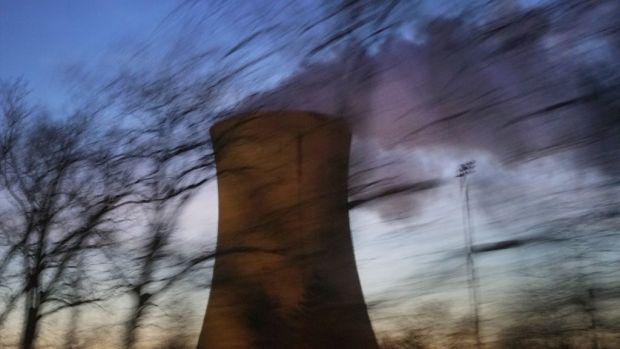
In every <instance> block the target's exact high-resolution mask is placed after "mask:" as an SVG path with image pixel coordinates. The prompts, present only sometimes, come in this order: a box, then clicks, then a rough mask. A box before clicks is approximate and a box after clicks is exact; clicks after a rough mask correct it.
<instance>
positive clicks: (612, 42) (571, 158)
mask: <svg viewBox="0 0 620 349" xmlns="http://www.w3.org/2000/svg"><path fill="white" fill-rule="evenodd" d="M215 3H217V2H215ZM215 3H214V4H215ZM285 3H286V2H278V1H276V2H274V3H273V4H271V3H270V6H268V5H265V6H261V5H257V3H253V2H243V1H235V2H228V3H227V5H222V6H221V7H218V6H215V5H213V6H212V7H209V6H206V7H204V6H202V5H201V4H200V3H199V2H198V3H196V2H191V1H190V2H183V3H182V4H181V5H179V4H180V3H179V2H177V1H169V0H164V1H146V0H138V1H117V0H113V1H103V2H96V3H95V2H86V1H69V0H63V1H36V2H35V1H8V0H1V1H0V78H2V79H11V78H18V77H20V78H23V79H24V80H25V81H27V82H28V83H29V87H30V89H31V90H32V93H31V96H32V98H33V99H34V100H35V101H37V102H38V103H40V104H41V105H44V106H46V107H47V108H48V109H49V110H51V111H52V112H53V113H57V114H62V113H63V112H66V111H67V110H69V109H70V108H71V107H72V106H73V105H74V102H75V101H74V100H73V98H74V96H75V94H74V91H73V92H72V88H75V86H79V84H76V83H75V81H71V77H73V78H75V76H84V77H90V78H92V77H93V76H94V77H95V80H96V78H97V77H99V76H101V77H107V76H109V74H112V73H113V72H114V71H115V70H116V69H119V68H120V69H124V68H127V69H137V70H140V69H144V70H148V69H149V68H150V67H155V66H157V65H158V64H161V62H166V64H170V65H172V66H174V64H176V62H177V61H176V59H178V57H184V55H192V54H195V53H197V52H203V51H204V52H207V51H209V50H210V49H211V50H214V51H215V52H216V53H215V54H214V56H213V57H214V62H213V63H210V64H208V65H206V66H205V69H207V70H215V71H217V70H218V69H223V67H226V66H230V65H235V64H243V62H246V61H251V60H252V58H253V57H259V56H261V54H263V53H264V50H266V49H270V48H273V47H278V46H279V45H281V44H284V43H287V42H288V41H287V40H289V41H290V40H291V37H293V36H294V35H296V34H295V30H297V29H298V28H299V26H301V24H300V23H298V22H297V21H296V19H297V18H296V17H295V16H293V14H297V13H302V14H305V13H311V14H314V12H313V11H316V10H317V7H318V5H317V3H316V2H312V1H297V2H294V4H292V5H286V6H285ZM474 3H475V2H471V4H474ZM543 3H546V2H543ZM601 3H602V5H600V6H598V7H595V8H594V9H591V10H590V9H589V10H588V11H581V12H580V11H573V12H570V11H569V12H567V13H566V14H563V15H562V16H559V17H560V19H559V20H558V19H557V18H556V17H557V16H558V15H557V13H556V12H553V11H551V12H549V11H540V12H534V15H532V16H529V17H527V18H526V20H524V21H522V22H520V24H519V25H518V26H516V28H515V29H508V30H506V31H499V32H498V34H497V35H495V36H491V37H490V38H489V39H487V40H485V41H483V42H482V43H481V44H480V45H475V46H467V45H465V44H466V43H469V41H468V40H469V39H470V38H472V37H477V36H476V35H482V34H484V33H482V32H480V31H477V30H478V29H477V28H478V27H476V25H475V24H476V23H478V21H482V22H491V21H492V20H501V18H502V16H500V15H501V14H505V13H508V14H510V15H511V16H514V17H518V16H517V15H523V14H524V13H526V12H527V11H528V10H529V9H533V8H534V9H535V8H536V6H539V5H540V3H539V2H536V1H524V2H512V4H511V5H505V6H506V7H502V8H500V9H497V8H496V9H494V10H493V11H488V12H484V13H476V15H477V17H476V18H473V17H467V16H468V14H469V13H470V12H467V11H468V10H469V8H468V6H466V5H462V2H454V1H452V2H451V1H422V2H421V6H420V7H418V8H416V11H417V12H415V14H414V15H411V19H410V20H409V21H407V22H406V23H403V24H402V25H401V26H400V27H399V30H398V31H397V32H396V34H395V35H394V36H393V37H390V38H388V39H385V40H383V41H379V42H377V43H376V44H375V45H374V46H373V47H372V48H371V49H369V50H365V49H363V48H361V47H360V46H359V45H357V46H356V43H355V42H353V43H348V44H342V45H336V47H335V48H334V49H333V50H331V51H329V52H324V53H322V54H321V55H319V56H318V57H314V58H313V59H310V60H308V59H307V57H304V56H303V55H301V54H299V52H304V50H305V46H304V45H305V44H306V42H304V41H302V40H299V41H294V40H293V44H292V45H291V46H287V47H285V48H283V49H281V50H278V51H277V52H276V53H275V54H274V55H270V56H269V57H268V59H266V60H264V61H261V62H260V63H258V64H257V65H256V69H253V70H251V72H250V73H247V74H246V75H243V76H242V77H241V79H240V80H239V81H237V82H235V84H233V85H232V86H231V87H230V88H229V89H228V90H227V91H226V93H225V98H224V103H225V104H226V103H229V104H234V103H238V102H240V101H241V106H242V107H243V108H257V107H259V106H260V107H261V108H265V109H274V108H292V109H305V110H312V111H317V112H322V113H325V114H336V113H338V110H339V109H338V108H340V107H341V106H342V103H343V92H342V91H345V92H344V96H345V97H344V101H345V102H344V103H345V104H346V107H347V110H348V111H349V113H350V115H348V116H347V117H348V120H349V122H350V124H351V127H352V128H353V130H354V135H355V136H354V147H353V153H352V163H353V166H352V171H354V170H355V169H356V168H358V167H361V168H363V167H364V166H371V165H373V164H374V165H376V164H383V165H384V166H381V167H379V169H378V170H376V171H371V172H370V174H369V176H368V177H364V180H372V179H377V178H379V179H381V178H393V180H390V181H388V182H389V184H399V183H408V182H411V181H420V180H429V179H441V180H442V181H443V183H444V184H443V185H441V186H439V187H438V188H435V189H433V190H430V191H427V192H423V193H418V194H414V195H410V196H403V197H397V198H395V199H390V200H384V201H381V202H378V203H375V204H372V205H368V206H363V207H362V208H360V209H357V210H354V211H352V213H351V225H352V230H353V235H354V244H355V247H356V258H357V261H358V267H359V269H360V275H361V279H362V285H363V288H364V292H365V295H366V298H367V300H368V301H369V302H370V303H372V302H374V301H378V300H384V298H387V299H389V300H392V301H394V303H395V304H397V305H396V306H393V307H391V308H388V309H380V310H377V311H374V310H372V309H371V315H372V317H373V325H374V326H375V328H376V329H380V330H381V329H387V328H392V327H393V326H394V324H393V323H394V321H390V319H394V318H396V319H398V318H397V316H400V315H402V314H407V313H410V312H411V311H412V309H416V308H417V307H419V305H420V304H423V303H424V302H426V301H432V300H436V299H441V300H442V301H447V302H452V303H454V304H455V309H456V312H457V313H458V312H459V311H461V312H462V311H464V310H466V309H462V308H463V307H464V306H463V304H464V302H463V299H464V298H465V297H466V292H467V289H466V284H465V280H464V277H463V275H462V274H463V270H464V269H463V263H464V255H463V253H462V249H463V237H462V216H461V214H462V205H463V202H462V197H461V196H460V192H459V186H458V180H457V178H456V177H455V174H456V171H457V168H458V165H459V164H460V163H462V162H464V161H467V160H471V159H474V160H476V162H477V169H476V173H475V174H473V175H472V177H471V204H472V208H473V211H472V212H473V225H474V230H475V234H476V239H477V241H478V242H493V241H501V240H505V239H511V238H516V237H524V236H530V235H532V234H534V233H537V232H539V231H543V232H544V227H546V226H547V225H549V222H550V221H555V222H558V221H562V222H569V221H570V219H571V217H578V216H580V215H583V216H588V215H591V214H595V213H597V212H602V211H603V210H606V209H608V208H610V207H614V205H617V203H618V202H617V198H616V199H614V196H615V194H614V193H618V189H617V186H612V185H610V184H609V183H614V182H616V183H617V180H618V178H619V172H618V170H619V168H620V166H619V164H618V161H617V158H620V157H618V153H617V150H614V149H617V145H618V139H620V138H617V139H614V135H617V133H611V134H608V133H605V132H607V131H605V132H604V130H606V129H608V126H609V125H610V122H611V121H612V119H611V118H612V117H613V116H612V117H607V116H600V117H599V115H603V114H605V112H603V111H601V110H602V108H606V107H609V108H612V107H614V105H613V103H611V104H610V103H607V102H602V101H600V100H597V101H594V102H593V101H590V100H588V101H586V103H585V104H582V103H572V104H571V103H570V101H572V100H574V99H575V98H577V97H579V96H580V94H582V90H581V88H582V85H580V81H581V80H579V78H580V76H581V75H579V74H581V73H583V72H585V73H587V74H590V75H589V76H590V77H591V79H593V80H594V81H595V83H596V84H597V86H603V87H604V86H608V85H609V84H612V86H613V84H614V83H616V82H617V80H614V79H617V77H618V75H617V74H616V73H617V68H618V67H617V63H614V62H618V61H620V59H619V58H620V44H619V43H620V40H618V37H617V35H615V36H613V35H608V34H606V32H604V31H602V30H601V28H609V27H613V26H614V25H616V26H617V25H618V19H617V18H618V17H617V16H614V14H616V15H617V14H618V13H620V6H618V5H614V4H613V2H610V1H606V2H601ZM472 6H473V5H472ZM522 6H523V7H522ZM205 8H206V9H210V8H213V9H215V10H213V12H208V11H205ZM232 9H234V11H233V10H232ZM282 9H284V10H282ZM403 11H404V10H403ZM502 11H503V12H502ZM511 11H512V12H511ZM498 14H499V15H498ZM554 16H556V17H554ZM265 18H267V20H265ZM498 18H499V19H498ZM271 23H273V24H278V25H280V26H281V27H278V28H279V31H278V30H276V31H275V33H276V34H273V33H272V32H269V31H266V32H265V34H264V35H261V36H258V37H257V38H256V39H255V40H253V41H252V42H251V43H250V44H249V45H247V46H246V47H244V48H243V49H242V50H240V51H238V52H234V53H232V54H230V55H227V54H225V53H226V52H228V50H229V49H230V48H231V47H233V46H234V44H235V43H236V42H239V40H241V38H243V37H245V36H246V35H247V33H248V31H249V30H252V29H256V28H266V27H269V25H270V24H271ZM514 27H515V26H513V27H509V28H514ZM282 28H289V29H290V28H292V29H291V30H288V31H283V30H281V29H282ZM333 28H338V23H327V24H325V25H324V26H320V28H319V29H315V30H310V31H309V33H308V34H306V35H307V36H305V37H304V38H305V39H307V42H314V41H313V40H319V39H320V38H321V37H322V36H323V35H324V34H325V32H324V31H326V30H333ZM293 29H294V30H293ZM187 33H189V34H187ZM179 35H181V39H179ZM171 52H172V53H174V54H171ZM352 52H353V53H358V52H360V56H359V57H361V58H360V60H359V62H358V63H357V64H359V65H360V69H359V70H355V71H354V72H353V74H352V75H351V76H347V75H346V72H347V69H348V68H347V67H348V66H349V64H351V63H350V62H351V60H350V56H352V55H351V53H352ZM451 52H458V54H450V53H451ZM209 57H211V56H209ZM614 64H615V65H614ZM75 69H83V71H86V72H87V73H86V74H85V75H79V74H77V75H75V74H74V75H71V74H70V73H71V72H75V71H76V70H75ZM605 69H607V70H605ZM80 71H82V70H80ZM614 71H615V72H616V73H614ZM360 72H361V73H360ZM364 72H372V73H373V74H372V76H373V78H372V83H371V84H369V83H367V82H366V81H363V80H362V78H361V77H360V76H361V75H360V76H356V75H355V74H358V73H359V74H362V73H364ZM609 72H611V73H609ZM345 76H346V78H343V77H345ZM356 79H360V80H356ZM614 81H616V82H614ZM252 93H256V94H255V95H254V96H253V97H251V98H248V95H250V94H252ZM606 93H607V92H605V93H603V97H605V98H606V97H607V94H606ZM567 101H568V102H567ZM610 105H611V106H610ZM605 115H606V114H605ZM616 117H617V116H616ZM507 125H508V126H507ZM614 130H617V124H616V126H615V129H614V128H613V127H612V132H616V131H614ZM206 136H207V132H206V130H205V137H206ZM599 140H601V141H599ZM387 164H389V165H387ZM356 166H357V167H356ZM216 222H217V189H216V186H215V183H210V184H208V185H207V186H206V187H205V188H203V189H202V190H201V191H200V193H199V195H198V196H197V197H196V198H195V199H194V201H193V202H192V204H191V205H190V206H189V207H188V208H187V210H186V211H185V212H184V213H183V218H182V220H181V235H182V237H183V239H184V240H186V241H194V240H195V239H198V240H200V239H214V238H215V232H216ZM552 228H553V225H552ZM551 230H553V229H551ZM612 230H613V229H612ZM616 232H617V231H616ZM546 248H547V247H546V245H544V243H543V244H538V245H533V246H532V247H524V248H522V249H518V250H510V251H503V252H496V253H491V254H489V255H484V256H482V257H480V277H481V279H482V280H485V281H484V285H485V290H486V291H484V290H483V292H484V295H485V300H486V301H487V304H486V305H485V310H486V311H487V312H488V313H493V312H494V311H497V310H496V309H499V308H501V307H502V306H504V304H503V303H502V302H503V300H502V297H501V296H500V295H501V294H502V292H504V291H505V290H507V289H509V288H514V285H515V284H523V279H519V278H518V277H517V276H516V275H514V274H511V273H513V272H514V271H515V268H516V267H519V268H522V269H528V268H530V266H531V268H536V266H537V265H538V263H540V260H541V259H542V258H543V257H545V256H546V252H544V251H545V249H546ZM610 258H611V257H610ZM519 270H521V269H519ZM438 275H439V276H441V275H447V277H448V278H449V279H450V280H451V281H449V282H441V281H437V283H436V284H433V280H434V278H435V277H437V276H438ZM429 285H430V286H429ZM196 297H197V298H196V299H197V303H196V308H198V309H204V304H205V303H206V296H205V295H204V294H199V295H197V296H196ZM201 297H203V298H202V299H201ZM412 300H413V301H412ZM416 303H417V304H416ZM465 304H466V303H465ZM465 308H466V307H465ZM201 312H202V311H201V310H199V311H197V314H199V316H201V315H202V314H201Z"/></svg>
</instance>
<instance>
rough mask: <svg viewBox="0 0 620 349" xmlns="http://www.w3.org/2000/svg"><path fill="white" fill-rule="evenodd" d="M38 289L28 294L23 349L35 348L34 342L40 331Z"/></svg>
mask: <svg viewBox="0 0 620 349" xmlns="http://www.w3.org/2000/svg"><path fill="white" fill-rule="evenodd" d="M36 298H37V292H36V289H32V290H30V291H28V293H27V294H26V312H25V318H24V329H23V331H22V341H21V347H20V348H21V349H32V348H34V341H35V339H36V337H37V332H38V330H39V310H40V309H39V302H38V299H36Z"/></svg>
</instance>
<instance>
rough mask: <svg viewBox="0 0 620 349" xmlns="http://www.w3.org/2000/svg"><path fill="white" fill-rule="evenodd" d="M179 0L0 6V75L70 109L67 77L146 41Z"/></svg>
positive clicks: (5, 2)
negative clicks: (73, 69) (122, 46)
mask: <svg viewBox="0 0 620 349" xmlns="http://www.w3.org/2000/svg"><path fill="white" fill-rule="evenodd" d="M175 6H177V4H176V1H168V0H162V1H146V0H138V1H120V0H111V1H97V2H93V1H75V0H58V1H30V0H28V1H11V0H2V1H1V2H0V77H2V78H4V79H13V78H23V79H24V80H25V81H27V82H28V83H29V86H30V88H31V90H32V92H33V93H32V96H33V97H35V98H37V99H40V101H41V103H43V104H45V105H47V106H48V107H51V108H52V109H57V108H61V107H63V106H64V105H65V103H66V102H67V101H66V89H65V88H64V87H63V81H62V73H63V70H64V69H67V68H68V67H69V66H70V65H72V64H76V63H78V64H79V63H81V62H89V61H98V60H101V59H103V58H104V55H108V54H110V53H111V51H112V50H113V48H114V46H115V45H117V44H119V43H122V42H123V41H131V42H140V41H143V40H146V39H147V38H148V37H149V36H150V35H152V34H153V33H154V31H155V30H156V28H157V26H158V23H160V22H161V21H162V20H163V19H164V18H165V16H166V15H167V14H168V13H170V11H172V10H173V9H174V8H175Z"/></svg>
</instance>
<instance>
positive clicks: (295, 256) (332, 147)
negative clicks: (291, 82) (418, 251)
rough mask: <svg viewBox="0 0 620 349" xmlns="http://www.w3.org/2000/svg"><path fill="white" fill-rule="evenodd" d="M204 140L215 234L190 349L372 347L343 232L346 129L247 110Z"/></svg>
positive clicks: (299, 116)
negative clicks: (209, 147) (209, 155)
mask: <svg viewBox="0 0 620 349" xmlns="http://www.w3.org/2000/svg"><path fill="white" fill-rule="evenodd" d="M211 138H212V140H213V146H214V150H215V160H216V165H217V172H218V190H219V232H218V241H217V257H216V259H215V266H214V271H213V282H212V288H211V293H210V296H209V303H208V306H207V312H206V315H205V320H204V323H203V327H202V333H201V334H200V339H199V342H198V348H199V349H207V348H208V349H221V348H226V349H230V348H235V349H237V348H293V349H303V348H311V349H322V348H355V349H365V348H377V343H376V340H375V337H374V334H373V331H372V327H371V324H370V320H369V318H368V313H367V309H366V305H365V303H364V297H363V294H362V290H361V287H360V282H359V277H358V274H357V269H356V267H355V258H354V255H353V245H352V242H351V233H350V230H349V218H348V210H347V171H348V157H349V147H350V138H351V137H350V133H349V131H348V129H347V127H346V125H345V124H344V123H341V122H339V121H336V120H334V119H328V118H325V117H322V116H319V115H316V114H311V113H304V112H270V113H255V114H246V115H242V116H239V117H235V118H231V119H226V120H224V121H221V122H219V123H217V124H216V125H215V126H213V128H212V129H211Z"/></svg>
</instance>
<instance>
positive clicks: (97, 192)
mask: <svg viewBox="0 0 620 349" xmlns="http://www.w3.org/2000/svg"><path fill="white" fill-rule="evenodd" d="M2 124H3V127H2V129H1V131H0V133H1V134H0V142H1V143H0V149H1V150H2V151H1V153H0V154H1V156H0V193H1V194H2V196H3V197H4V198H5V199H6V201H4V202H3V204H2V205H3V206H2V208H1V209H2V213H3V215H5V216H6V217H7V218H6V219H5V220H4V222H3V225H2V226H1V229H2V230H1V233H2V237H3V240H4V241H3V242H4V248H3V249H2V250H1V252H2V255H1V257H0V278H2V284H3V285H6V286H7V287H6V289H5V290H3V295H4V297H5V301H4V302H3V307H2V309H1V310H0V324H3V323H4V322H5V321H6V319H7V317H8V316H9V315H10V314H11V313H12V312H13V311H14V309H15V307H16V306H17V305H18V304H19V302H20V301H22V304H23V307H24V316H23V328H22V331H21V337H22V338H21V348H24V349H30V348H32V347H33V345H34V342H35V340H36V337H37V333H38V331H39V327H40V322H41V320H42V319H43V318H45V317H47V316H49V315H52V314H55V313H57V312H59V311H61V310H63V309H67V308H72V307H77V306H80V305H83V304H88V303H92V302H96V301H98V300H100V299H101V296H100V295H97V294H96V293H91V292H86V293H84V294H83V296H80V297H76V294H75V293H74V292H73V291H72V284H71V282H70V279H71V278H70V277H69V276H70V275H71V274H73V271H74V270H76V268H78V267H79V265H78V264H79V263H80V262H83V263H86V261H87V260H88V258H89V257H90V256H92V255H93V253H94V251H96V250H97V249H98V248H100V247H101V246H103V245H105V243H106V242H105V236H106V235H107V234H108V232H109V229H110V228H111V226H112V225H113V221H112V217H110V213H111V212H112V211H113V210H114V209H115V208H116V207H118V205H119V203H120V202H121V200H122V199H123V198H125V197H126V196H128V194H129V193H128V191H127V190H126V188H125V187H124V185H123V184H122V183H121V181H119V180H120V178H122V177H123V176H122V175H121V174H119V173H117V172H116V169H115V168H114V166H113V165H112V164H111V163H110V161H108V159H110V154H109V153H108V152H107V151H106V150H105V149H104V148H103V144H101V143H99V140H100V138H99V137H98V135H97V134H96V132H95V130H94V129H93V128H92V126H93V123H92V120H91V119H89V117H87V116H85V115H83V114H81V113H76V114H75V115H72V116H71V117H69V118H67V119H64V120H54V119H51V118H49V117H46V116H45V115H44V114H42V112H40V111H37V110H36V109H35V108H32V107H30V106H29V105H28V104H27V102H26V93H25V87H24V86H23V84H21V83H4V84H3V85H2ZM9 217H10V218H9Z"/></svg>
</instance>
